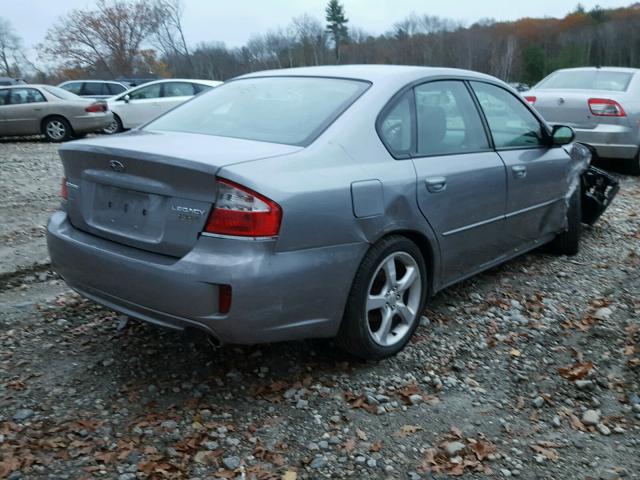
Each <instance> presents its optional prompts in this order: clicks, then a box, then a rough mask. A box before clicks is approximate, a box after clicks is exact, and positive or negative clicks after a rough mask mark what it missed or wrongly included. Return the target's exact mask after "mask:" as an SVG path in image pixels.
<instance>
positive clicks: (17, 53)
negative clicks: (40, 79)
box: [0, 18, 24, 77]
mask: <svg viewBox="0 0 640 480" xmlns="http://www.w3.org/2000/svg"><path fill="white" fill-rule="evenodd" d="M23 56H24V55H23V53H22V42H21V41H20V37H18V35H16V33H15V32H14V30H13V27H12V26H11V23H10V22H9V20H5V19H4V18H0V68H1V69H2V70H0V71H2V72H3V74H4V75H6V76H7V77H11V76H14V75H15V76H18V75H19V74H20V72H19V67H18V62H19V59H20V58H22V57H23Z"/></svg>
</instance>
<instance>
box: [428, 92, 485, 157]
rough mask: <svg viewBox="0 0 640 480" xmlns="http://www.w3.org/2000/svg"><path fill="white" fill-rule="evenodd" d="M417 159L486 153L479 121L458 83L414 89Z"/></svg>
mask: <svg viewBox="0 0 640 480" xmlns="http://www.w3.org/2000/svg"><path fill="white" fill-rule="evenodd" d="M415 101H416V119H417V122H418V138H417V140H418V155H446V154H454V153H470V152H478V151H482V150H487V149H489V141H488V140H487V136H486V133H485V131H484V127H483V126H482V120H481V118H480V115H479V113H478V110H477V109H476V107H475V105H474V103H473V99H472V98H471V95H470V94H469V91H468V90H467V88H466V87H465V85H464V84H463V83H462V82H460V81H438V82H430V83H425V84H423V85H419V86H417V87H416V88H415Z"/></svg>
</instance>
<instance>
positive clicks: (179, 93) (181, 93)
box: [162, 82, 195, 97]
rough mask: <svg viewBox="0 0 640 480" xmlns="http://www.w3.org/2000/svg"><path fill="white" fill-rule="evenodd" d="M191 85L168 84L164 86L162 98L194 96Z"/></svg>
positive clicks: (180, 83)
mask: <svg viewBox="0 0 640 480" xmlns="http://www.w3.org/2000/svg"><path fill="white" fill-rule="evenodd" d="M194 94H195V92H194V90H193V84H192V83H188V82H168V83H165V84H164V94H163V95H162V96H163V97H190V96H192V95H194Z"/></svg>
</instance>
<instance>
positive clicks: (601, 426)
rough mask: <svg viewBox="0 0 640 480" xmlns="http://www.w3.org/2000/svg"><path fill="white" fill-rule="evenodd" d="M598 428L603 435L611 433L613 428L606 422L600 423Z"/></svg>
mask: <svg viewBox="0 0 640 480" xmlns="http://www.w3.org/2000/svg"><path fill="white" fill-rule="evenodd" d="M596 428H597V429H598V431H599V432H600V433H601V434H602V435H611V430H610V429H609V427H607V426H606V425H605V424H604V423H599V424H598V425H596Z"/></svg>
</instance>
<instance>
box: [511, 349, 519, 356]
mask: <svg viewBox="0 0 640 480" xmlns="http://www.w3.org/2000/svg"><path fill="white" fill-rule="evenodd" d="M510 353H511V356H512V357H519V356H520V355H522V353H521V352H520V350H518V349H517V348H512V349H511V352H510Z"/></svg>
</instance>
